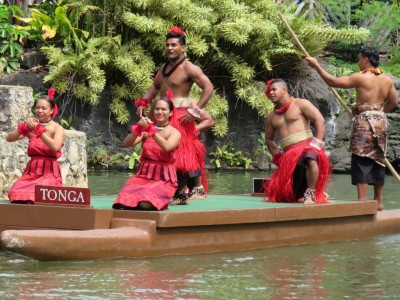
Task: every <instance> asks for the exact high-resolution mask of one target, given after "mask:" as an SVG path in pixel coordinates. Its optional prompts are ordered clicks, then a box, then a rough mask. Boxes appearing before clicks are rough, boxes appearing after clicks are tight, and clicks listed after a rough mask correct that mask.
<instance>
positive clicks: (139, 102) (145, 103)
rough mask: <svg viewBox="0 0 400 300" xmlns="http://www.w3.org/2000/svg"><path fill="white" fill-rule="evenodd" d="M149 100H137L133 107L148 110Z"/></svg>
mask: <svg viewBox="0 0 400 300" xmlns="http://www.w3.org/2000/svg"><path fill="white" fill-rule="evenodd" d="M149 103H150V102H149V99H146V98H139V99H137V100H136V101H135V106H136V107H139V106H144V107H146V108H148V107H149Z"/></svg>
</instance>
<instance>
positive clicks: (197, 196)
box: [190, 185, 207, 200]
mask: <svg viewBox="0 0 400 300" xmlns="http://www.w3.org/2000/svg"><path fill="white" fill-rule="evenodd" d="M205 198H207V195H206V193H205V192H204V187H203V186H202V185H201V186H195V187H194V188H193V189H192V195H191V196H190V199H191V200H202V199H205Z"/></svg>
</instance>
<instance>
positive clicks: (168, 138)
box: [113, 98, 181, 210]
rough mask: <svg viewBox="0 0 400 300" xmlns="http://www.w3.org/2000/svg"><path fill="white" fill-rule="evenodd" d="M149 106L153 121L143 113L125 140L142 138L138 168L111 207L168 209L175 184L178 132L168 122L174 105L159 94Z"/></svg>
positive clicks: (128, 143) (131, 143) (126, 142)
mask: <svg viewBox="0 0 400 300" xmlns="http://www.w3.org/2000/svg"><path fill="white" fill-rule="evenodd" d="M152 110H153V111H152V112H151V114H150V116H152V117H153V122H152V121H151V120H150V119H149V118H147V117H145V116H142V117H141V118H140V120H139V122H138V124H136V125H134V126H132V133H131V134H129V135H128V136H127V137H126V138H125V140H124V146H125V147H129V146H134V145H136V144H138V143H140V142H142V155H141V157H140V165H139V168H138V171H137V172H136V174H135V175H134V176H133V177H132V178H130V179H129V180H128V181H127V182H126V184H125V185H124V187H123V188H122V190H121V191H120V193H119V194H118V196H117V199H116V200H115V202H114V204H113V208H114V209H142V210H164V209H168V203H169V201H170V200H171V198H172V197H173V196H174V194H175V191H176V189H177V187H178V181H177V177H176V171H175V168H174V161H175V156H174V153H175V149H176V148H177V147H178V145H179V142H180V140H181V134H180V132H179V131H178V130H177V129H175V128H174V127H172V126H171V125H169V121H170V118H171V117H172V115H173V110H174V105H173V103H172V101H171V100H169V99H167V98H159V99H157V100H155V101H154V103H153V108H152Z"/></svg>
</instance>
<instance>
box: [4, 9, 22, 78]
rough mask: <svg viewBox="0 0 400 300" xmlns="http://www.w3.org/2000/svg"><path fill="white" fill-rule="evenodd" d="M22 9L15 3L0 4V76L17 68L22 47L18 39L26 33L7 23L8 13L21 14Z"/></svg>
mask: <svg viewBox="0 0 400 300" xmlns="http://www.w3.org/2000/svg"><path fill="white" fill-rule="evenodd" d="M23 13H24V12H23V10H22V9H21V8H20V7H18V6H15V5H5V4H0V76H1V75H3V74H4V73H12V72H13V71H14V70H16V69H18V68H19V59H20V58H22V54H23V47H22V46H21V45H20V43H19V40H20V39H21V38H23V37H25V36H27V35H28V33H27V32H26V31H25V30H23V29H20V28H18V27H17V26H14V25H13V24H10V23H9V15H10V14H12V15H16V14H23Z"/></svg>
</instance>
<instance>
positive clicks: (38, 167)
mask: <svg viewBox="0 0 400 300" xmlns="http://www.w3.org/2000/svg"><path fill="white" fill-rule="evenodd" d="M54 93H55V89H54V88H50V89H49V93H48V96H41V97H40V98H39V99H38V100H37V101H36V103H35V106H34V111H35V118H28V119H26V120H25V121H24V122H22V123H20V124H18V128H17V129H15V130H14V131H11V132H10V133H9V134H8V135H7V136H6V140H7V142H15V141H18V140H20V139H22V138H24V137H28V139H29V144H28V155H29V156H30V157H31V160H30V161H28V164H27V165H26V168H25V171H24V174H23V175H22V176H21V177H20V178H18V179H17V181H16V182H15V183H14V184H13V186H12V187H11V189H10V190H9V192H8V198H9V199H10V201H11V202H12V203H18V204H26V203H27V204H34V203H35V186H36V185H50V186H61V185H62V177H61V170H60V165H59V164H58V162H57V159H58V158H59V157H60V156H61V148H62V145H63V143H64V128H62V126H61V125H59V124H57V123H56V122H54V121H53V118H54V117H55V116H56V115H57V112H58V108H57V105H56V103H55V102H54Z"/></svg>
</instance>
